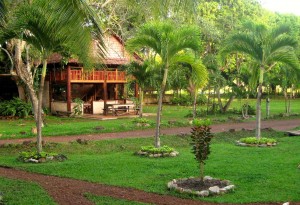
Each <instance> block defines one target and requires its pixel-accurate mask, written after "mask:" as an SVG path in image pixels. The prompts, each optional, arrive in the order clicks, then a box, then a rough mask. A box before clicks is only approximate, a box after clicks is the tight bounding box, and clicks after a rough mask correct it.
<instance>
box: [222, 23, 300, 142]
mask: <svg viewBox="0 0 300 205" xmlns="http://www.w3.org/2000/svg"><path fill="white" fill-rule="evenodd" d="M240 30H241V32H236V33H234V34H232V35H230V36H229V37H228V38H227V40H226V41H225V43H224V48H223V49H222V51H221V56H222V58H223V59H224V57H225V55H226V54H229V53H231V52H241V53H244V54H246V55H248V56H250V57H251V58H252V60H253V61H254V62H255V64H256V69H257V70H258V73H259V78H258V90H257V102H256V137H257V138H260V137H261V99H262V86H263V82H264V73H265V72H267V71H270V70H271V69H272V68H273V67H274V66H275V65H276V64H278V63H280V64H285V65H288V66H290V67H291V68H294V69H298V68H299V63H298V58H297V56H296V54H295V50H294V49H295V48H296V46H297V41H296V40H295V39H293V38H292V37H291V36H290V35H289V32H290V29H289V27H287V26H285V25H280V26H277V27H275V28H272V29H268V28H267V27H266V26H264V25H261V24H255V23H252V22H247V23H245V24H244V25H243V28H242V29H240Z"/></svg>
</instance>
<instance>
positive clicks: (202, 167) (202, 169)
mask: <svg viewBox="0 0 300 205" xmlns="http://www.w3.org/2000/svg"><path fill="white" fill-rule="evenodd" d="M200 179H201V181H202V182H203V179H204V163H203V162H200Z"/></svg>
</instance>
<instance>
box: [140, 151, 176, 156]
mask: <svg viewBox="0 0 300 205" xmlns="http://www.w3.org/2000/svg"><path fill="white" fill-rule="evenodd" d="M135 154H136V155H140V156H145V157H150V158H159V157H177V156H178V155H179V152H177V151H173V152H170V153H167V152H166V153H156V154H153V153H150V152H143V151H141V150H140V151H138V152H136V153H135Z"/></svg>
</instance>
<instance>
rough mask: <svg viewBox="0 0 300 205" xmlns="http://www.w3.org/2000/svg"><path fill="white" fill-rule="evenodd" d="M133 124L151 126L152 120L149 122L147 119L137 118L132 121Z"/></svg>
mask: <svg viewBox="0 0 300 205" xmlns="http://www.w3.org/2000/svg"><path fill="white" fill-rule="evenodd" d="M132 122H133V123H141V124H149V123H150V120H148V119H147V118H140V117H139V118H135V119H134V120H132Z"/></svg>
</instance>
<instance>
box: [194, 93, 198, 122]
mask: <svg viewBox="0 0 300 205" xmlns="http://www.w3.org/2000/svg"><path fill="white" fill-rule="evenodd" d="M197 92H198V89H195V90H194V95H193V97H194V100H193V120H194V119H196V117H197Z"/></svg>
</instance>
